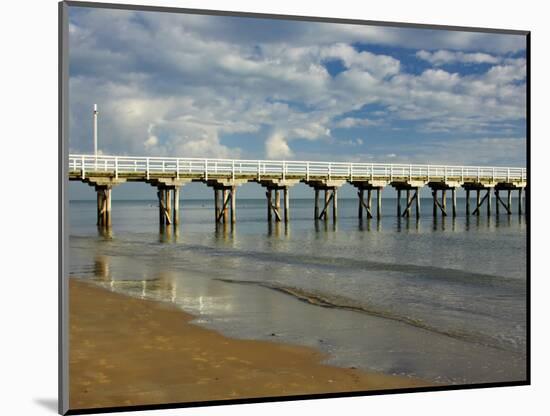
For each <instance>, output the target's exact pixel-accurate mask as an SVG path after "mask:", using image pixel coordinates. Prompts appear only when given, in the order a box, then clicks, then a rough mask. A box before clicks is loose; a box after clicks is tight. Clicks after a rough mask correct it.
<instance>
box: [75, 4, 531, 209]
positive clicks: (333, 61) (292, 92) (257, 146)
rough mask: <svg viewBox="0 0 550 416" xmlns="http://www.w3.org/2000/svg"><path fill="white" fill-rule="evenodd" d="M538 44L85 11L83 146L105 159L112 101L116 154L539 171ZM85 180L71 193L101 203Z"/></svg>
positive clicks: (80, 50)
mask: <svg viewBox="0 0 550 416" xmlns="http://www.w3.org/2000/svg"><path fill="white" fill-rule="evenodd" d="M525 48H526V39H525V37H524V36H522V35H510V34H488V33H478V32H463V31H444V30H429V29H412V28H397V27H381V26H366V25H349V24H339V23H325V22H322V23H320V22H319V23H318V22H303V21H288V20H275V19H258V18H245V17H227V16H203V15H187V14H173V13H161V12H143V11H125V10H107V9H95V8H85V7H74V6H71V7H70V8H69V62H70V63H69V112H70V115H69V117H70V121H69V125H70V133H69V136H70V138H69V148H70V152H71V153H92V152H93V140H92V108H93V104H98V107H99V133H98V135H99V140H98V141H99V150H100V152H101V153H103V154H110V155H135V156H145V155H147V156H178V157H213V158H217V157H219V158H241V159H277V160H331V161H349V162H355V161H356V162H381V163H385V162H387V163H402V162H403V163H431V164H460V165H494V166H525V163H526V156H525V154H526V84H525V82H526V60H525V56H526V52H525ZM202 187H203V188H206V187H205V186H204V185H202ZM251 187H254V186H253V185H246V188H251ZM255 187H256V188H260V187H259V186H257V185H255ZM83 188H84V185H81V184H80V186H77V185H76V184H72V185H71V194H72V195H75V198H80V197H83V198H84V197H89V196H90V195H91V196H92V197H93V192H92V191H91V189H89V190H86V189H83ZM119 188H120V189H121V190H122V188H126V190H125V191H121V192H120V193H119V194H120V195H126V196H130V195H135V194H136V193H137V195H138V196H141V195H143V196H145V197H148V196H149V194H150V195H154V191H153V189H150V190H147V191H144V190H142V188H145V185H143V184H140V186H139V187H138V186H135V185H129V184H127V185H124V186H121V187H119ZM243 188H244V187H243ZM190 189H192V192H191V195H192V196H198V197H201V196H203V195H208V196H209V193H208V194H206V192H207V191H205V190H200V189H199V187H198V186H195V185H192V186H191V187H190ZM304 189H305V187H304ZM117 192H118V189H117ZM117 192H114V198H116V194H117ZM301 192H302V191H301ZM303 192H305V191H303ZM256 193H257V194H258V195H261V189H259V190H256V191H246V192H245V194H246V195H251V196H255V195H256Z"/></svg>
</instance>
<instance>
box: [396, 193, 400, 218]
mask: <svg viewBox="0 0 550 416" xmlns="http://www.w3.org/2000/svg"><path fill="white" fill-rule="evenodd" d="M397 216H398V217H400V216H401V189H398V190H397Z"/></svg>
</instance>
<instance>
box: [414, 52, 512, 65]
mask: <svg viewBox="0 0 550 416" xmlns="http://www.w3.org/2000/svg"><path fill="white" fill-rule="evenodd" d="M416 57H417V58H420V59H423V60H424V61H428V62H430V63H431V64H433V65H436V66H441V65H445V64H452V63H457V62H460V63H466V64H498V63H500V62H501V61H502V58H500V57H498V56H493V55H489V54H487V53H481V52H470V53H467V52H461V51H448V50H439V51H434V52H429V51H426V50H424V49H422V50H420V51H418V52H416Z"/></svg>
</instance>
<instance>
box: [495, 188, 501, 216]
mask: <svg viewBox="0 0 550 416" xmlns="http://www.w3.org/2000/svg"><path fill="white" fill-rule="evenodd" d="M495 199H496V203H497V206H496V213H497V217H498V216H499V215H500V210H499V201H500V195H499V194H498V189H495Z"/></svg>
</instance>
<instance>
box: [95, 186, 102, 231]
mask: <svg viewBox="0 0 550 416" xmlns="http://www.w3.org/2000/svg"><path fill="white" fill-rule="evenodd" d="M96 194H97V225H102V224H101V222H102V218H101V215H102V214H101V210H102V208H103V191H102V190H101V189H96Z"/></svg>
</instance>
